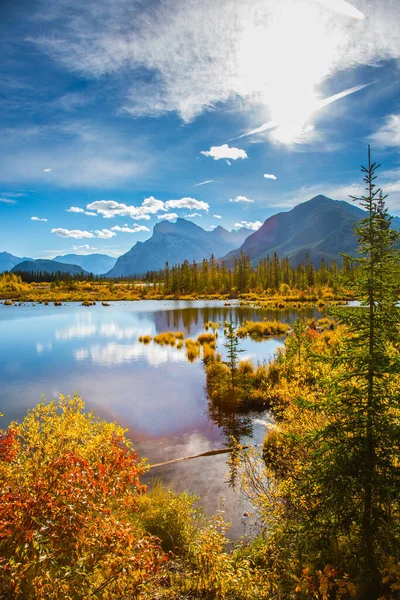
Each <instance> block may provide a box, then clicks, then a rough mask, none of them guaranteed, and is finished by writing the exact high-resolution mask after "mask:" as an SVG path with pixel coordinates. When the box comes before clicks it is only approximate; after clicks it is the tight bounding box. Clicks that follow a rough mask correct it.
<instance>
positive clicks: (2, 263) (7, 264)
mask: <svg viewBox="0 0 400 600" xmlns="http://www.w3.org/2000/svg"><path fill="white" fill-rule="evenodd" d="M23 260H32V259H31V258H27V257H24V258H20V257H19V256H14V255H13V254H10V253H9V252H0V273H3V271H11V269H12V268H13V267H15V265H17V264H18V263H20V262H22V261H23Z"/></svg>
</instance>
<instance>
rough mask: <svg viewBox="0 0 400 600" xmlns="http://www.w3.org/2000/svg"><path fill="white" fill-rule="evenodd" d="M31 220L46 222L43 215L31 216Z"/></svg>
mask: <svg viewBox="0 0 400 600" xmlns="http://www.w3.org/2000/svg"><path fill="white" fill-rule="evenodd" d="M31 221H43V222H44V223H47V221H48V219H45V218H44V217H43V218H40V217H31Z"/></svg>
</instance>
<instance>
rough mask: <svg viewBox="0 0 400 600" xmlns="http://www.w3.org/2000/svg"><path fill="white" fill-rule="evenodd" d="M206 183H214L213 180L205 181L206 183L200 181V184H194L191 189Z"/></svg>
mask: <svg viewBox="0 0 400 600" xmlns="http://www.w3.org/2000/svg"><path fill="white" fill-rule="evenodd" d="M208 183H214V179H207V180H206V181H200V183H195V184H194V186H193V187H199V185H207V184H208Z"/></svg>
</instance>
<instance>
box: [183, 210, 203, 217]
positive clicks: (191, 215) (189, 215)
mask: <svg viewBox="0 0 400 600" xmlns="http://www.w3.org/2000/svg"><path fill="white" fill-rule="evenodd" d="M183 217H184V218H185V219H196V218H198V219H201V218H203V215H201V214H200V213H197V212H194V213H189V214H187V215H183Z"/></svg>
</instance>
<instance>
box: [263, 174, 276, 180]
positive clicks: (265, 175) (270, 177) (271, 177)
mask: <svg viewBox="0 0 400 600" xmlns="http://www.w3.org/2000/svg"><path fill="white" fill-rule="evenodd" d="M264 177H265V179H274V180H275V179H276V175H273V174H272V173H264Z"/></svg>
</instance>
